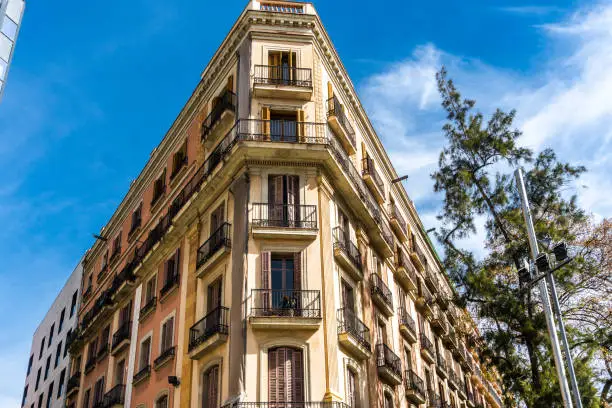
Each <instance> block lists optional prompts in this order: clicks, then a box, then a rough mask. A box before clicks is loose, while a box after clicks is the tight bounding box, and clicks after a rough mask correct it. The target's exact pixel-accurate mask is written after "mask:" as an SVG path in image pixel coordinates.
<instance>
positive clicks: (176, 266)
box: [173, 247, 181, 276]
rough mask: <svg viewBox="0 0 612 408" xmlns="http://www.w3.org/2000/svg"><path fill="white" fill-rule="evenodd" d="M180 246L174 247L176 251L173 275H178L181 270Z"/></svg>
mask: <svg viewBox="0 0 612 408" xmlns="http://www.w3.org/2000/svg"><path fill="white" fill-rule="evenodd" d="M180 265H181V247H178V248H176V252H175V253H174V271H173V273H174V275H173V276H178V273H179V271H180V270H181V266H180Z"/></svg>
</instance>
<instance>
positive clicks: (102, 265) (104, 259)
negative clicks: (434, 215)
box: [98, 249, 108, 280]
mask: <svg viewBox="0 0 612 408" xmlns="http://www.w3.org/2000/svg"><path fill="white" fill-rule="evenodd" d="M107 267H108V249H107V250H106V251H104V254H103V255H102V260H101V261H100V273H99V274H98V280H100V278H99V277H100V276H101V275H102V274H103V273H104V272H105V271H106V268H107Z"/></svg>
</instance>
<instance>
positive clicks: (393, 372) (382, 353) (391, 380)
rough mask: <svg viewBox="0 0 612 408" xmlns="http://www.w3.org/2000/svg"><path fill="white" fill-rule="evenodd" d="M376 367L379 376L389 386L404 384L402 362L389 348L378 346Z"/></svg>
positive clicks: (381, 344)
mask: <svg viewBox="0 0 612 408" xmlns="http://www.w3.org/2000/svg"><path fill="white" fill-rule="evenodd" d="M376 367H377V370H378V376H379V377H380V378H381V380H383V381H384V382H385V383H387V384H389V385H400V384H401V383H402V360H400V358H399V357H398V356H397V354H395V353H394V352H393V350H391V349H390V348H389V346H387V345H386V344H383V343H379V344H377V345H376Z"/></svg>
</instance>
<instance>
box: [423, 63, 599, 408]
mask: <svg viewBox="0 0 612 408" xmlns="http://www.w3.org/2000/svg"><path fill="white" fill-rule="evenodd" d="M437 81H438V90H439V92H440V95H441V97H442V106H443V108H444V109H445V111H446V113H447V122H446V124H445V125H444V127H443V131H444V134H445V137H446V146H445V147H444V149H443V151H442V153H441V154H440V158H439V164H438V169H437V170H436V171H435V172H434V173H433V174H432V178H433V179H434V181H435V186H434V189H435V191H436V192H439V193H442V194H443V197H444V201H443V207H442V210H441V213H440V215H439V217H438V218H439V220H440V221H441V222H440V224H441V225H443V227H442V228H440V229H438V231H437V233H436V235H437V239H438V240H439V242H440V243H441V245H442V247H443V249H444V252H445V260H444V263H445V267H446V269H447V271H448V273H449V275H450V276H451V278H452V279H453V281H454V282H455V284H456V286H457V289H458V293H460V296H459V298H458V299H457V302H458V303H460V305H462V306H467V307H468V308H469V309H470V310H472V311H473V312H474V313H475V314H476V315H477V317H478V321H479V328H480V330H481V333H482V334H483V336H484V339H485V342H486V346H487V347H486V349H483V350H482V351H481V353H482V355H483V357H484V358H485V359H486V360H487V361H490V362H491V364H494V365H495V366H496V367H497V369H498V371H499V372H500V374H501V376H502V379H503V387H504V398H505V399H506V403H507V404H517V403H522V404H526V405H527V406H530V407H548V408H549V407H552V406H561V404H562V401H561V396H560V391H559V386H558V383H557V380H556V373H555V368H554V362H553V359H552V354H551V351H550V345H549V340H548V333H547V328H546V321H545V319H544V316H543V313H542V309H541V305H540V304H539V296H537V295H538V294H537V292H534V293H533V294H532V293H531V292H530V291H529V290H525V289H524V288H523V287H522V286H521V284H520V283H519V280H518V275H517V272H516V270H517V269H518V268H519V267H520V265H521V260H522V259H524V258H527V257H529V246H528V241H527V238H526V237H527V235H526V231H525V227H524V223H523V218H522V213H521V206H520V197H519V196H518V192H517V189H516V185H515V183H514V178H513V174H512V173H513V170H514V169H515V168H516V167H517V166H521V167H522V168H524V170H525V179H526V183H527V193H528V195H529V199H530V201H531V206H532V211H533V218H534V225H535V229H536V234H537V236H538V238H539V239H541V240H542V241H543V242H542V244H541V245H542V246H541V250H543V251H551V249H552V248H551V245H552V243H554V242H556V241H561V240H564V241H566V242H576V240H577V239H578V232H579V231H581V230H582V229H584V227H585V225H588V223H589V218H588V217H587V215H586V214H585V212H584V211H583V210H582V209H580V208H579V207H578V205H577V203H576V197H575V196H571V197H568V196H567V188H568V186H569V185H570V184H571V183H572V182H574V181H575V180H576V179H577V178H578V177H579V176H580V175H581V174H582V173H583V172H584V171H585V168H584V167H581V166H572V165H569V164H567V163H561V162H559V161H558V159H557V157H556V155H555V153H554V151H553V150H551V149H547V150H544V151H542V152H541V153H539V154H537V155H534V153H533V152H532V151H531V150H530V149H528V148H525V147H521V146H520V145H519V142H518V139H519V137H520V136H521V132H520V131H519V130H517V129H515V128H514V127H513V121H514V118H515V111H511V112H509V113H506V112H503V111H502V110H499V109H498V110H496V111H495V112H494V113H493V114H492V115H491V117H490V118H489V119H488V120H486V121H485V118H484V116H483V115H482V114H481V113H479V112H475V111H474V106H475V101H473V100H469V99H462V97H461V95H460V93H459V92H458V91H457V89H456V87H455V85H454V83H453V81H452V80H450V79H448V78H447V73H446V70H445V69H444V68H443V69H442V70H441V71H440V72H439V73H438V74H437ZM479 219H484V220H485V224H484V225H485V227H484V229H485V231H484V232H485V237H484V242H483V251H482V253H474V252H471V251H468V250H466V249H464V248H462V246H461V244H462V240H464V239H466V238H470V237H473V236H475V235H476V234H477V233H478V232H479V231H477V228H476V225H477V222H478V220H479ZM587 265H589V262H588V261H586V260H584V259H583V260H582V261H581V262H573V263H572V264H570V265H569V266H566V267H564V268H563V269H562V270H560V271H559V273H558V274H557V275H556V276H555V278H556V280H557V286H558V290H559V292H560V293H561V294H565V293H567V291H568V290H571V288H572V287H573V285H574V282H575V280H576V278H577V276H581V275H582V274H584V273H585V271H584V270H583V269H585V268H587V269H588V266H587ZM589 364H590V361H588V359H587V361H584V362H582V363H581V365H580V369H579V370H577V371H578V375H579V377H580V383H581V387H582V388H583V389H584V393H583V395H582V396H583V400H584V401H585V406H589V405H590V404H594V403H595V402H594V401H596V400H595V397H594V395H595V389H594V387H593V383H592V371H591V369H590V365H589Z"/></svg>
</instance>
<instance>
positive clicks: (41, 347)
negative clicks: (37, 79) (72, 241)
mask: <svg viewBox="0 0 612 408" xmlns="http://www.w3.org/2000/svg"><path fill="white" fill-rule="evenodd" d="M9 1H10V0H9ZM82 277H83V265H82V262H81V261H79V264H78V265H77V267H76V268H75V269H74V271H73V272H72V274H71V275H70V277H69V278H68V281H67V282H66V284H65V285H64V287H63V288H62V290H61V291H60V293H59V294H58V295H57V298H55V301H54V302H53V304H52V305H51V307H50V308H49V311H48V312H47V315H46V316H45V318H44V319H43V320H42V322H41V323H40V325H39V326H38V328H37V329H36V331H35V332H34V336H33V338H32V347H31V350H30V358H29V361H28V369H27V372H26V381H25V386H24V389H23V398H22V402H21V406H22V407H27V408H63V407H64V406H65V400H66V388H67V383H68V379H69V376H70V367H69V363H70V355H69V354H68V347H67V343H68V337H69V332H71V331H74V328H75V327H76V326H77V322H78V319H77V315H78V310H79V304H80V300H81V279H82Z"/></svg>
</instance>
